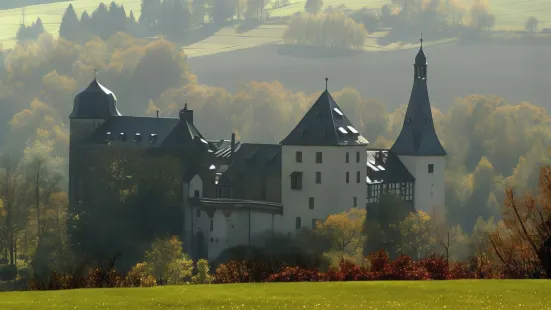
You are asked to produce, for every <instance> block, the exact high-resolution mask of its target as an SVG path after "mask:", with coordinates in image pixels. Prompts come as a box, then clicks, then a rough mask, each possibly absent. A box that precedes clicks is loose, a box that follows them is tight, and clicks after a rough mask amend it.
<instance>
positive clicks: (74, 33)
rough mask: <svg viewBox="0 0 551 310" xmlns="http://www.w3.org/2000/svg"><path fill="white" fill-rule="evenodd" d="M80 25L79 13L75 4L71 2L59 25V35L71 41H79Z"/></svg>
mask: <svg viewBox="0 0 551 310" xmlns="http://www.w3.org/2000/svg"><path fill="white" fill-rule="evenodd" d="M79 26H80V24H79V21H78V17H77V13H76V12H75V9H74V8H73V5H72V4H69V6H68V7H67V9H66V10H65V13H64V14H63V18H62V19H61V24H60V25H59V36H60V37H63V38H65V39H67V40H69V41H78V39H79V36H80V27H79Z"/></svg>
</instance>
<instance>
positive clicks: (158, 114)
mask: <svg viewBox="0 0 551 310" xmlns="http://www.w3.org/2000/svg"><path fill="white" fill-rule="evenodd" d="M157 118H159V110H157Z"/></svg>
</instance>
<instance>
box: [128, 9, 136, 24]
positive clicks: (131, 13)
mask: <svg viewBox="0 0 551 310" xmlns="http://www.w3.org/2000/svg"><path fill="white" fill-rule="evenodd" d="M128 21H129V22H130V23H131V24H135V23H136V17H134V11H132V10H130V15H129V16H128Z"/></svg>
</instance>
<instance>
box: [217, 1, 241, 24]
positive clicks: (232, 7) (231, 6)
mask: <svg viewBox="0 0 551 310" xmlns="http://www.w3.org/2000/svg"><path fill="white" fill-rule="evenodd" d="M238 5H239V1H238V0H215V1H214V6H213V8H212V10H211V19H212V20H213V21H214V22H215V23H222V22H224V21H226V20H228V19H233V17H234V15H235V13H236V12H237V7H238Z"/></svg>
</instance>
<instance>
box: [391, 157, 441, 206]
mask: <svg viewBox="0 0 551 310" xmlns="http://www.w3.org/2000/svg"><path fill="white" fill-rule="evenodd" d="M399 158H400V160H401V161H402V162H403V163H404V165H405V166H406V168H407V169H408V170H409V172H410V173H411V174H412V175H413V177H415V190H414V197H413V200H414V206H415V210H421V211H425V212H428V211H430V210H431V209H432V208H434V207H444V204H445V202H446V200H445V192H446V191H445V184H444V183H445V179H446V176H445V169H446V161H445V157H444V156H399ZM429 164H433V165H434V170H433V172H432V173H429V168H428V166H429Z"/></svg>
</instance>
